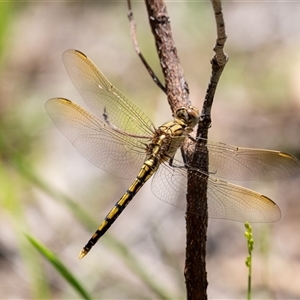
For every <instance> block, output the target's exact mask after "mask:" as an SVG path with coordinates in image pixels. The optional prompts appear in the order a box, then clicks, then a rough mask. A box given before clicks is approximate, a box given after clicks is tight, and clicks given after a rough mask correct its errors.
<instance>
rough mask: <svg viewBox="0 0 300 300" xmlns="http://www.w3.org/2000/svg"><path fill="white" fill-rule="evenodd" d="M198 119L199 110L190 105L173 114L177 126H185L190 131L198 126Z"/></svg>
mask: <svg viewBox="0 0 300 300" xmlns="http://www.w3.org/2000/svg"><path fill="white" fill-rule="evenodd" d="M199 118H200V114H199V110H198V109H197V108H196V107H194V106H192V105H189V106H188V107H181V108H179V109H177V110H176V112H175V121H176V122H178V123H179V124H182V125H186V126H187V127H189V128H191V129H193V128H194V127H195V126H196V125H197V124H198V122H199Z"/></svg>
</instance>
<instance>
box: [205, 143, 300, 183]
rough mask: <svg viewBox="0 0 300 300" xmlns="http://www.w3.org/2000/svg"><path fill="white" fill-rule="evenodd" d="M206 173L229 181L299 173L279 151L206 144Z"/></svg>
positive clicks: (296, 162) (295, 162) (293, 160)
mask: <svg viewBox="0 0 300 300" xmlns="http://www.w3.org/2000/svg"><path fill="white" fill-rule="evenodd" d="M207 148H208V151H209V172H210V174H212V175H213V176H216V177H220V178H226V179H232V180H274V179H280V178H285V177H289V176H293V175H296V174H298V173H300V162H299V160H297V159H296V158H295V157H293V156H291V155H289V154H287V153H284V152H280V151H273V150H265V149H252V148H242V147H236V146H231V145H226V144H223V143H215V142H208V144H207Z"/></svg>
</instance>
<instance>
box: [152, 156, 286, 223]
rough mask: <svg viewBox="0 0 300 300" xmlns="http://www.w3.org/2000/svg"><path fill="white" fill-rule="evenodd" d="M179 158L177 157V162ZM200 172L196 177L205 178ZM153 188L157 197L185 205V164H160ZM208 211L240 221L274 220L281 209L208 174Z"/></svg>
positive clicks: (249, 191)
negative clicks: (182, 165) (179, 166)
mask: <svg viewBox="0 0 300 300" xmlns="http://www.w3.org/2000/svg"><path fill="white" fill-rule="evenodd" d="M179 163H180V162H179V161H178V164H179ZM201 175H203V174H202V173H200V172H199V176H198V178H199V180H206V179H205V177H206V176H202V177H201ZM151 188H152V192H153V194H154V195H155V196H156V197H158V198H159V199H161V200H163V201H165V202H167V203H170V204H172V205H174V206H177V207H179V208H181V209H186V191H187V172H186V170H185V169H184V168H176V167H171V166H169V165H167V164H165V163H164V164H161V165H160V167H159V168H158V170H157V172H156V174H155V175H154V177H153V180H152V185H151ZM207 198H208V215H209V217H211V218H218V219H230V220H235V221H241V222H245V221H248V222H275V221H277V220H279V219H280V209H279V208H278V206H277V205H276V204H275V203H274V202H273V201H272V200H271V199H269V198H267V197H265V196H263V195H261V194H259V193H256V192H254V191H252V190H249V189H246V188H244V187H241V186H238V185H234V184H231V183H228V182H225V181H222V180H218V179H214V178H212V177H209V178H208V182H207Z"/></svg>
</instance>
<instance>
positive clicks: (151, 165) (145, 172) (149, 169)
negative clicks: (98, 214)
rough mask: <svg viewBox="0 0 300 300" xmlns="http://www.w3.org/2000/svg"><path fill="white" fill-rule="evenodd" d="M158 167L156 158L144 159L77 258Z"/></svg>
mask: <svg viewBox="0 0 300 300" xmlns="http://www.w3.org/2000/svg"><path fill="white" fill-rule="evenodd" d="M157 168H158V160H157V159H156V158H151V159H148V160H147V161H145V163H144V164H143V166H142V168H141V170H140V172H139V174H138V176H137V177H136V179H135V180H134V182H133V183H132V184H131V186H130V187H129V188H128V190H127V191H126V192H125V194H124V195H123V196H122V197H121V198H120V200H119V201H118V202H117V203H116V204H115V206H114V207H113V208H112V209H111V210H110V212H109V213H108V214H107V216H106V217H105V219H104V220H103V222H102V223H101V225H100V226H99V228H98V229H97V230H96V232H95V233H94V234H93V236H92V237H91V238H90V240H89V241H88V243H87V244H86V245H85V246H84V247H83V249H82V250H81V252H80V254H79V258H80V259H81V258H83V257H84V256H85V255H87V254H88V252H89V251H90V250H91V249H92V247H93V246H94V245H95V244H96V243H97V241H98V240H99V239H100V238H101V236H103V235H104V234H105V232H106V231H107V230H108V229H109V228H110V226H111V225H112V224H113V223H114V222H115V220H116V219H117V218H118V217H119V215H120V214H121V213H122V211H123V210H124V208H125V207H126V206H127V205H128V204H129V202H130V201H131V200H132V198H133V197H134V196H135V195H136V193H137V192H138V191H139V190H140V189H141V187H142V186H143V185H144V184H145V183H146V181H147V180H148V179H149V178H150V177H151V176H152V175H153V173H154V172H155V171H156V169H157Z"/></svg>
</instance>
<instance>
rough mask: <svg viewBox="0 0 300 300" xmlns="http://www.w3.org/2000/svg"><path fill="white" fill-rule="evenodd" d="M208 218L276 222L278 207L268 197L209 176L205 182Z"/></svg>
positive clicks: (278, 214)
mask: <svg viewBox="0 0 300 300" xmlns="http://www.w3.org/2000/svg"><path fill="white" fill-rule="evenodd" d="M207 187H208V189H207V195H208V215H209V217H210V218H217V219H230V220H235V221H241V222H246V221H248V222H276V221H278V220H279V219H280V215H281V213H280V209H279V207H278V206H277V205H276V204H275V203H274V202H273V201H272V200H271V199H269V198H267V197H266V196H264V195H261V194H259V193H256V192H254V191H252V190H249V189H246V188H244V187H241V186H238V185H234V184H231V183H228V182H226V181H222V180H218V179H214V178H209V179H208V183H207Z"/></svg>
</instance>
